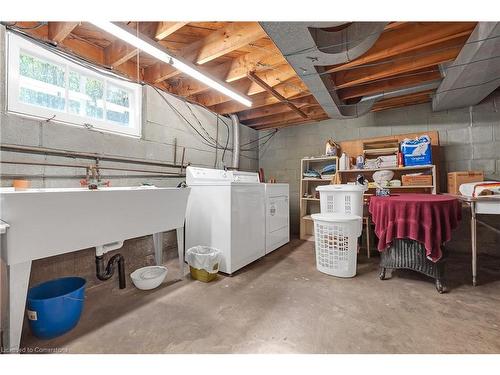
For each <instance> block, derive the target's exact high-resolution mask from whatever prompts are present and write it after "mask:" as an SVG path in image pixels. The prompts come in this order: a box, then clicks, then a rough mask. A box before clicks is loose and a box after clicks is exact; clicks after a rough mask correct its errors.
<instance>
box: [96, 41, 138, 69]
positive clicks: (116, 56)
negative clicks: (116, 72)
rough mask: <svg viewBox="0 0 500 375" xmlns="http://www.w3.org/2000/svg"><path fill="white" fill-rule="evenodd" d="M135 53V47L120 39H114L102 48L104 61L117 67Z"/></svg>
mask: <svg viewBox="0 0 500 375" xmlns="http://www.w3.org/2000/svg"><path fill="white" fill-rule="evenodd" d="M135 55H137V49H136V48H134V47H132V46H131V45H130V44H128V43H125V42H122V41H121V40H115V41H114V42H113V43H111V44H110V45H109V46H107V47H106V48H104V60H105V63H106V65H109V66H112V67H117V66H119V65H121V64H123V63H125V62H126V61H128V60H130V59H131V58H132V57H134V56H135Z"/></svg>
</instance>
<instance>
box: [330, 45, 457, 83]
mask: <svg viewBox="0 0 500 375" xmlns="http://www.w3.org/2000/svg"><path fill="white" fill-rule="evenodd" d="M466 39H467V37H460V38H457V39H453V40H449V41H447V42H445V43H441V44H438V45H435V46H431V47H426V48H422V49H419V50H415V51H412V52H408V53H405V54H402V55H399V56H398V58H397V59H389V60H387V61H385V60H381V61H379V63H378V64H376V65H369V66H358V67H356V68H354V69H350V70H342V71H340V72H336V73H334V81H335V85H336V88H337V89H342V88H345V87H352V86H356V85H360V84H363V83H366V82H370V81H374V80H377V79H381V78H386V77H391V76H395V75H398V74H404V73H407V72H411V71H417V70H420V69H423V68H428V67H430V66H435V65H438V64H441V63H444V62H447V61H451V60H454V59H455V58H456V57H457V55H458V53H459V52H460V50H461V49H462V46H463V44H464V43H465V40H466Z"/></svg>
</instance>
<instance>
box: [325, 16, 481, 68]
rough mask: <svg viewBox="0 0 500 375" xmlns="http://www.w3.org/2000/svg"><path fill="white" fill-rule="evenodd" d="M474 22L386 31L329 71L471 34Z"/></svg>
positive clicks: (425, 24) (418, 24) (413, 24)
mask: <svg viewBox="0 0 500 375" xmlns="http://www.w3.org/2000/svg"><path fill="white" fill-rule="evenodd" d="M389 25H391V24H389ZM475 25H476V23H475V22H443V23H441V22H438V23H436V22H432V23H428V22H411V23H407V24H404V25H403V26H402V27H400V28H398V31H397V32H384V33H383V34H382V35H381V36H380V38H379V39H378V40H377V41H376V42H375V44H374V45H373V47H372V48H370V50H369V51H368V52H367V53H365V54H364V55H362V56H361V57H359V58H357V59H355V60H353V61H350V62H348V63H345V64H341V65H338V66H335V67H332V68H331V69H328V70H327V71H326V72H328V73H333V72H337V71H341V70H346V69H350V68H353V67H356V66H359V65H363V64H367V63H371V62H374V61H378V60H382V59H386V58H388V57H393V56H396V55H399V54H402V53H405V52H409V51H413V50H416V49H419V48H423V47H428V46H432V45H436V44H439V43H443V42H446V41H448V40H451V39H456V38H458V37H463V36H469V35H470V33H471V32H472V30H474V27H475Z"/></svg>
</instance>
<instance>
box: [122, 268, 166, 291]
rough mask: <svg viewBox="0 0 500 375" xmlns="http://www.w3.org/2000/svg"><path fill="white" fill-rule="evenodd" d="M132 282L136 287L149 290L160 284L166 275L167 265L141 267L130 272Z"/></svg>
mask: <svg viewBox="0 0 500 375" xmlns="http://www.w3.org/2000/svg"><path fill="white" fill-rule="evenodd" d="M130 277H131V278H132V282H133V283H134V285H135V287H136V288H137V289H141V290H150V289H154V288H157V287H159V286H160V284H161V283H162V282H163V281H164V280H165V278H166V277H167V267H163V266H149V267H142V268H139V269H137V270H135V271H134V272H132V273H131V274H130Z"/></svg>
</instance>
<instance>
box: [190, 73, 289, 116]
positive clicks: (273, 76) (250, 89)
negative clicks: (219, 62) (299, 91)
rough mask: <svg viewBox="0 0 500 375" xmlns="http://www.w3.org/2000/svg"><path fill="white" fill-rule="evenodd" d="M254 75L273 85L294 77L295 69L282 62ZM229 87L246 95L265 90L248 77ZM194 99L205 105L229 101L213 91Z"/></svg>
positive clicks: (209, 105)
mask: <svg viewBox="0 0 500 375" xmlns="http://www.w3.org/2000/svg"><path fill="white" fill-rule="evenodd" d="M256 75H257V76H258V77H259V78H260V79H261V80H262V81H264V82H265V83H266V84H267V85H268V86H271V87H274V86H277V85H279V84H282V83H283V82H286V81H287V80H289V79H292V78H294V77H296V73H295V71H294V70H293V69H292V68H291V67H290V66H289V65H288V64H283V65H280V66H278V67H276V68H272V69H269V70H266V71H262V72H258V73H256ZM231 87H233V89H234V90H236V91H238V92H243V93H246V94H247V95H251V96H254V95H257V94H260V93H263V92H264V91H266V89H264V88H263V87H262V86H260V85H258V84H257V83H255V82H253V81H249V80H248V79H242V80H239V81H236V82H233V83H231ZM195 100H196V101H198V102H199V103H202V104H203V105H205V106H207V107H211V106H215V105H219V104H222V103H226V102H229V101H231V99H229V98H227V97H226V96H224V95H219V94H218V93H214V92H207V93H202V94H199V95H197V96H196V98H195Z"/></svg>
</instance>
